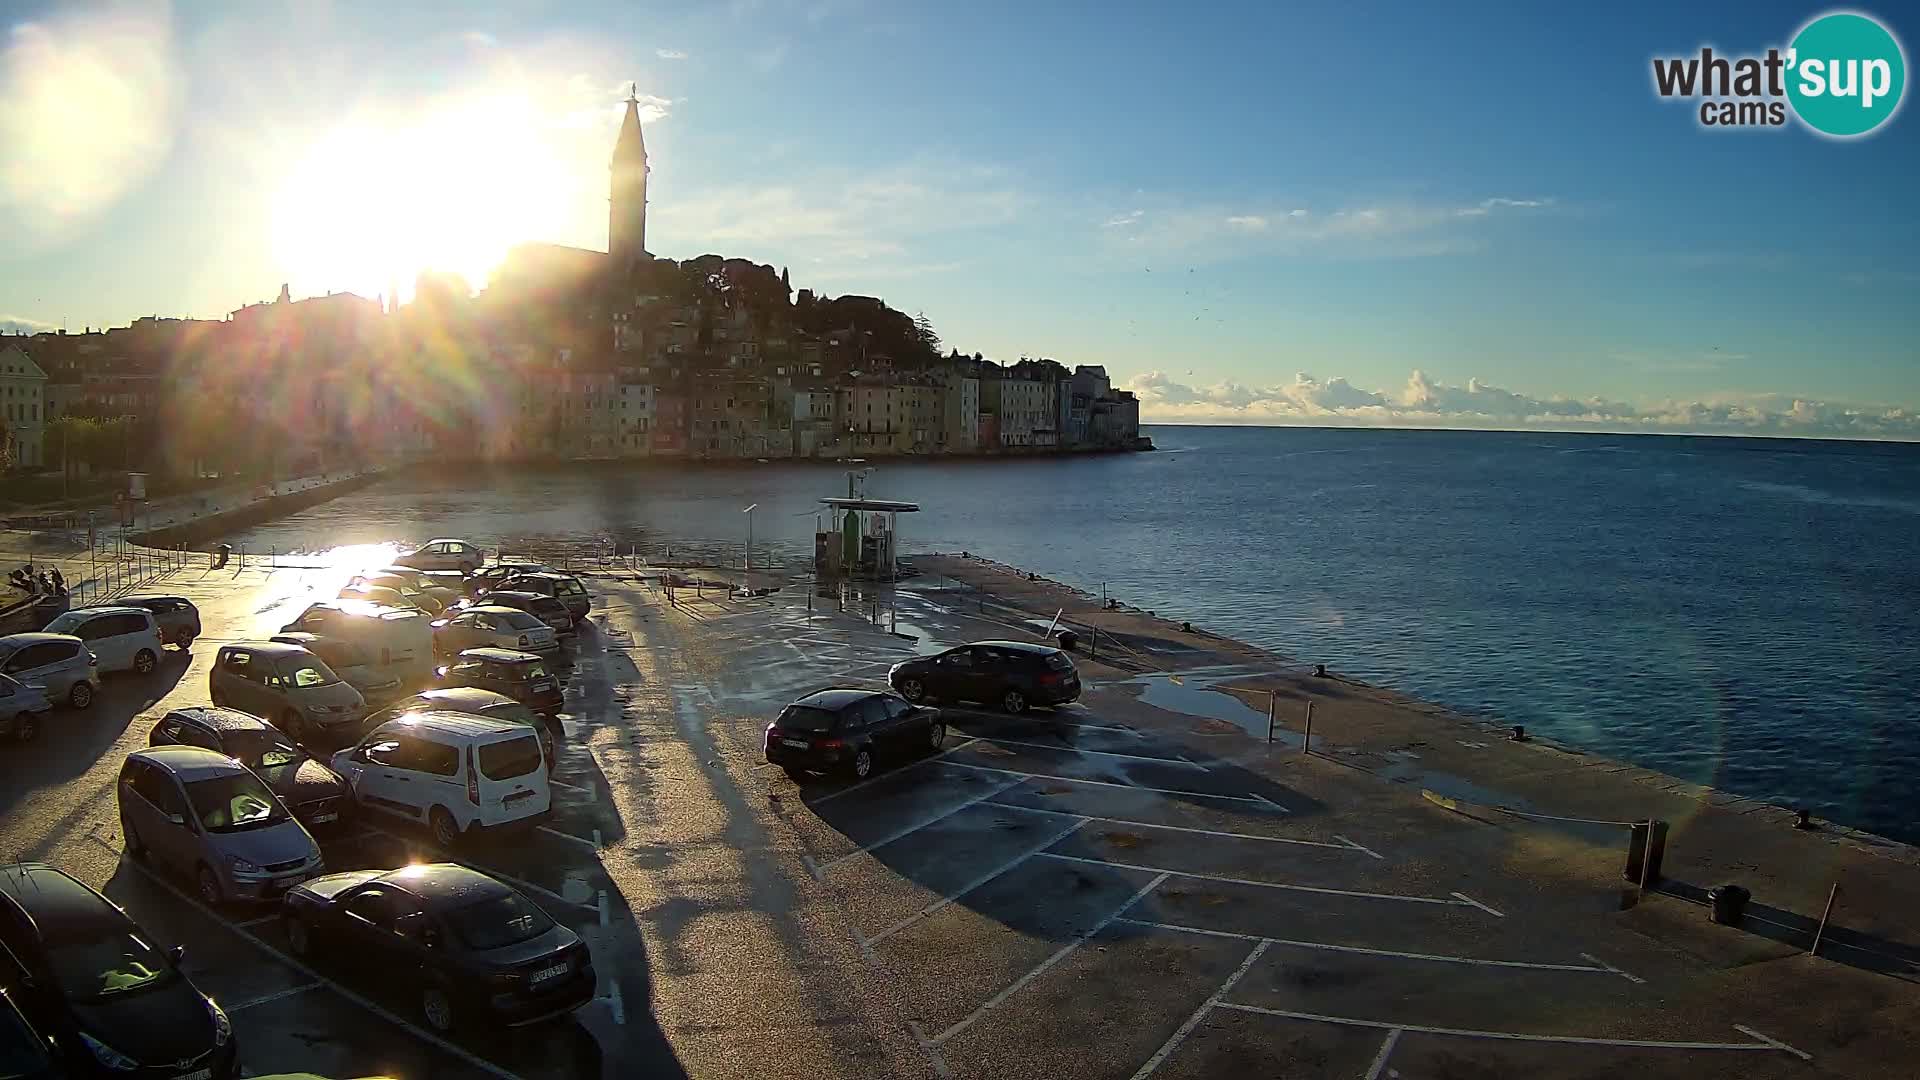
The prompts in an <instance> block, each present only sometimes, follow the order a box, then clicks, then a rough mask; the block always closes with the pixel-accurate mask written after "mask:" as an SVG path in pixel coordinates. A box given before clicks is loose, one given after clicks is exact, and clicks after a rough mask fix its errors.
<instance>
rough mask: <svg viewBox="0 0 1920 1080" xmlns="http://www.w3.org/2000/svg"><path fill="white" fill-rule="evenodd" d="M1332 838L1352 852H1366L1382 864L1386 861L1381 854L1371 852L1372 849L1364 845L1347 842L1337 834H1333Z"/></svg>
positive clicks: (1347, 840)
mask: <svg viewBox="0 0 1920 1080" xmlns="http://www.w3.org/2000/svg"><path fill="white" fill-rule="evenodd" d="M1333 838H1334V839H1335V840H1338V841H1340V842H1341V843H1343V844H1345V845H1347V846H1348V847H1350V848H1352V849H1353V850H1355V851H1364V852H1366V853H1367V854H1369V855H1371V856H1373V857H1374V858H1376V859H1379V860H1381V861H1382V862H1384V861H1386V856H1384V855H1382V854H1380V853H1379V852H1377V851H1375V850H1373V849H1372V848H1370V847H1366V846H1364V845H1361V844H1356V843H1354V842H1353V841H1351V840H1349V839H1347V838H1346V837H1344V836H1341V835H1340V834H1339V833H1334V834H1333Z"/></svg>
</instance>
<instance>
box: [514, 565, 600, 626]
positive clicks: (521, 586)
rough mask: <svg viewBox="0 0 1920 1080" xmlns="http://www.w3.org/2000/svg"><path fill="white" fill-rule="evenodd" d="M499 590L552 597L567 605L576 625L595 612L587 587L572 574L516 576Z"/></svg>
mask: <svg viewBox="0 0 1920 1080" xmlns="http://www.w3.org/2000/svg"><path fill="white" fill-rule="evenodd" d="M497 588H498V589H499V590H500V591H502V592H507V591H513V592H534V593H541V594H543V595H546V596H551V597H553V598H554V599H555V600H558V601H560V602H561V603H563V604H565V605H567V611H568V612H569V613H570V614H571V615H572V616H573V621H574V622H576V623H577V622H579V621H580V620H582V619H584V618H586V617H587V613H588V612H590V611H592V610H593V598H592V597H591V596H589V595H588V594H587V587H586V586H585V585H582V584H580V579H579V578H577V577H574V576H573V575H572V574H555V573H542V574H515V575H513V576H512V577H510V578H507V579H506V580H504V581H502V582H501V583H500V584H499V585H498V586H497Z"/></svg>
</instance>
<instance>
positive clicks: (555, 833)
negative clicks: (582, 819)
mask: <svg viewBox="0 0 1920 1080" xmlns="http://www.w3.org/2000/svg"><path fill="white" fill-rule="evenodd" d="M533 831H534V832H540V833H546V834H547V835H548V836H551V837H553V838H554V839H555V840H565V841H566V842H567V843H569V844H578V845H580V846H581V847H583V848H586V849H587V850H588V851H591V852H593V853H594V854H596V855H597V854H599V852H600V845H599V844H596V843H594V842H593V841H592V840H588V839H586V838H585V837H580V836H575V835H573V834H572V833H564V832H561V831H560V830H559V829H550V828H548V827H547V826H545V825H535V826H534V827H533Z"/></svg>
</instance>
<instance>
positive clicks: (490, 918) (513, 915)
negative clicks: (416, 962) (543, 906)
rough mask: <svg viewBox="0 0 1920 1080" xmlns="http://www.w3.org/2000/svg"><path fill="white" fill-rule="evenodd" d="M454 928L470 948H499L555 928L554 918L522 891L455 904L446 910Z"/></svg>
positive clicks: (532, 937)
mask: <svg viewBox="0 0 1920 1080" xmlns="http://www.w3.org/2000/svg"><path fill="white" fill-rule="evenodd" d="M447 922H448V923H450V924H452V926H453V932H454V933H456V934H458V935H460V940H461V941H462V942H464V943H465V944H466V946H467V948H469V949H474V950H485V949H500V948H505V947H506V946H508V945H518V944H520V943H521V942H523V941H531V940H533V939H534V938H537V937H539V936H540V935H541V934H544V933H546V932H547V931H548V930H550V929H552V928H553V920H552V919H551V918H549V917H548V916H547V913H546V912H544V911H541V910H540V909H539V908H538V907H536V906H535V905H534V903H533V901H531V900H529V899H527V898H526V897H524V896H521V895H520V894H519V893H508V894H507V895H505V896H496V897H493V898H491V899H487V900H482V901H480V902H479V903H476V904H468V905H467V906H466V907H463V908H455V909H454V910H453V911H451V912H449V913H448V914H447Z"/></svg>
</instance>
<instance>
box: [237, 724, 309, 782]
mask: <svg viewBox="0 0 1920 1080" xmlns="http://www.w3.org/2000/svg"><path fill="white" fill-rule="evenodd" d="M220 746H221V749H223V750H225V751H226V752H227V756H229V757H231V758H233V759H234V760H236V761H238V762H239V763H240V764H242V765H245V766H246V767H247V768H249V769H252V770H253V771H254V772H263V771H266V770H269V769H280V768H285V767H287V766H289V765H292V766H296V767H297V766H298V765H299V764H300V762H301V761H303V760H305V759H306V756H307V755H305V754H304V753H301V751H300V749H299V748H298V747H296V746H294V745H293V744H292V743H290V742H288V741H287V738H286V736H284V735H282V734H280V733H279V732H277V731H271V730H266V729H261V730H254V731H229V732H227V733H226V734H225V735H223V736H221V738H220Z"/></svg>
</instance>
